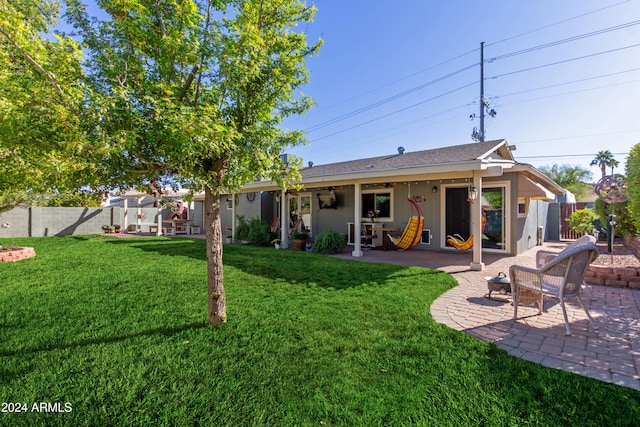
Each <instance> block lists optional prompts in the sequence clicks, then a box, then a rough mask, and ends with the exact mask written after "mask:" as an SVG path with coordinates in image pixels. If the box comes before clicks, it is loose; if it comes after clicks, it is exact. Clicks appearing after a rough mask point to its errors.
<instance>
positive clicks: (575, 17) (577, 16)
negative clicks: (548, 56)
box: [485, 0, 631, 47]
mask: <svg viewBox="0 0 640 427" xmlns="http://www.w3.org/2000/svg"><path fill="white" fill-rule="evenodd" d="M630 1H631V0H625V1H621V2H619V3H615V4H612V5H610V6H605V7H602V8H600V9H595V10H592V11H590V12H585V13H583V14H581V15H576V16H573V17H571V18H567V19H563V20H562V21H557V22H554V23H551V24H548V25H544V26H542V27H538V28H535V29H533V30H530V31H525V32H524V33H520V34H516V35H515V36H511V37H507V38H506V39H502V40H498V41H496V42H493V43H487V44H486V45H485V47H489V46H493V45H496V44H499V43H503V42H506V41H509V40H513V39H516V38H519V37H522V36H526V35H528V34H531V33H535V32H538V31H540V30H546V29H547V28H551V27H554V26H556V25H560V24H564V23H565V22H569V21H573V20H574V19H578V18H582V17H585V16H587V15H592V14H594V13H597V12H601V11H603V10H606V9H610V8H612V7H616V6H620V5H621V4H623V3H628V2H630Z"/></svg>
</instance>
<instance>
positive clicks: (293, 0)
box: [67, 0, 320, 324]
mask: <svg viewBox="0 0 640 427" xmlns="http://www.w3.org/2000/svg"><path fill="white" fill-rule="evenodd" d="M98 4H99V6H100V7H101V8H102V10H103V11H104V13H105V14H106V15H107V19H105V20H101V19H100V17H93V18H92V17H90V16H89V15H88V14H87V11H86V6H85V5H83V4H82V2H81V1H80V0H67V6H68V7H67V15H68V17H69V19H70V22H71V23H72V24H73V25H74V27H75V28H76V31H77V32H78V34H79V36H80V39H81V41H80V44H81V47H82V49H83V50H84V51H85V52H86V54H87V58H86V61H85V62H84V69H85V70H86V73H87V75H88V79H87V81H86V84H87V85H88V86H89V87H90V89H91V90H90V91H88V92H87V93H88V95H87V102H88V103H89V104H90V105H91V106H93V107H94V110H95V111H98V112H99V113H100V114H99V115H97V117H98V118H99V120H97V121H96V122H94V123H92V128H91V129H92V132H91V133H90V134H88V135H87V137H88V138H90V139H91V143H92V144H94V145H96V146H99V147H101V148H104V149H105V150H107V152H106V153H105V154H104V155H103V158H102V160H101V162H99V164H97V166H98V167H99V168H101V169H100V170H98V171H96V175H98V176H100V179H101V181H103V182H105V183H106V184H108V185H109V186H110V187H116V186H117V187H119V188H127V187H130V186H135V185H144V184H145V183H148V182H149V181H150V180H151V179H159V180H164V181H165V182H169V183H172V184H174V185H182V186H185V187H188V188H193V189H194V190H202V189H203V190H204V192H205V222H206V223H205V228H206V235H207V264H208V312H209V315H208V320H209V322H210V323H211V324H218V323H223V322H226V320H227V315H226V300H225V294H224V286H223V276H222V230H221V222H220V194H221V193H222V192H233V191H235V190H237V189H239V188H241V187H242V186H244V185H245V184H246V183H247V182H251V181H254V180H257V179H260V178H266V179H272V180H274V181H276V182H278V183H279V184H280V185H281V186H284V185H286V183H287V182H288V181H290V180H291V179H292V178H296V177H299V173H298V171H297V168H296V167H295V165H293V166H291V165H285V164H284V163H283V161H282V159H281V158H280V156H279V155H280V153H281V152H282V151H283V150H284V149H285V148H286V147H290V146H294V145H296V144H300V143H303V142H304V137H303V134H302V132H300V131H298V130H283V129H282V128H281V126H280V125H281V124H282V123H283V120H284V119H285V118H286V117H288V116H291V115H294V114H299V113H302V112H304V111H305V110H307V109H308V108H310V107H311V105H312V101H311V99H310V98H308V97H307V96H305V95H304V94H302V93H301V92H300V88H301V86H302V85H304V84H305V83H307V81H308V71H307V69H306V67H305V60H306V58H307V57H309V56H310V55H312V54H314V53H315V52H316V51H317V50H318V49H319V47H320V42H317V43H314V44H312V45H309V44H308V43H307V38H306V34H305V33H304V31H302V30H300V29H299V28H298V25H300V24H305V23H307V22H310V21H311V20H312V18H313V16H314V13H315V7H313V6H307V5H306V4H305V3H304V1H301V0H209V1H194V0H191V1H179V2H177V1H175V0H102V1H100V2H99V3H98Z"/></svg>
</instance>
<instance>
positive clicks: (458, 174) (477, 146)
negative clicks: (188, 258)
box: [241, 139, 516, 192]
mask: <svg viewBox="0 0 640 427" xmlns="http://www.w3.org/2000/svg"><path fill="white" fill-rule="evenodd" d="M512 149H513V147H511V146H509V145H508V144H507V141H506V140H505V139H500V140H494V141H484V142H476V143H470V144H463V145H454V146H448V147H441V148H434V149H430V150H422V151H414V152H404V153H401V151H402V150H399V151H398V153H395V154H391V155H386V156H378V157H369V158H365V159H357V160H349V161H345V162H338V163H330V164H326V165H318V166H315V165H313V166H309V167H306V168H304V169H302V170H301V171H300V173H301V175H302V180H301V181H300V182H299V183H298V184H302V185H304V186H305V187H306V188H314V187H317V186H331V185H345V184H347V185H349V184H353V183H354V182H360V183H374V182H381V181H382V182H394V181H403V180H407V179H414V178H415V179H420V180H425V179H426V180H428V179H443V178H447V179H448V178H451V179H454V178H469V177H471V176H473V174H474V172H475V171H479V172H481V173H482V174H483V176H500V175H502V171H503V169H509V168H512V167H513V166H514V165H515V164H516V162H515V160H514V158H513V155H512V154H511V150H512ZM278 189H279V188H278V186H277V184H276V183H274V182H270V181H256V182H252V183H249V184H247V185H246V186H245V187H244V188H243V190H241V192H247V191H272V190H278Z"/></svg>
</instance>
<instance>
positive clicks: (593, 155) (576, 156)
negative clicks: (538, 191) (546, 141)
mask: <svg viewBox="0 0 640 427" xmlns="http://www.w3.org/2000/svg"><path fill="white" fill-rule="evenodd" d="M612 154H613V155H615V156H628V155H629V153H612ZM596 155H597V153H589V154H556V155H546V156H518V159H554V158H578V157H579V158H582V157H595V156H596Z"/></svg>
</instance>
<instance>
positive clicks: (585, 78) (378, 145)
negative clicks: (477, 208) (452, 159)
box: [287, 0, 640, 181]
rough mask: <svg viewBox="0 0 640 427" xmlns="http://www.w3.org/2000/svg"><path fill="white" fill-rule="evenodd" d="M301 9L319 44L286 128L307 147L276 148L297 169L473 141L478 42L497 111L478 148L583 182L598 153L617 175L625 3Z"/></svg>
mask: <svg viewBox="0 0 640 427" xmlns="http://www.w3.org/2000/svg"><path fill="white" fill-rule="evenodd" d="M314 3H315V4H316V6H317V7H318V13H317V15H316V19H315V22H314V23H312V24H310V25H309V26H308V27H306V31H307V33H308V35H309V37H310V39H312V40H314V39H317V37H319V36H321V37H322V38H323V39H324V41H325V45H324V46H323V48H322V50H321V52H320V54H319V55H318V56H317V57H314V58H312V59H310V60H309V61H308V64H307V65H308V68H309V70H310V72H311V81H310V83H309V85H308V86H306V87H305V88H304V92H305V93H306V94H308V95H311V96H313V97H314V98H315V101H316V103H317V107H316V108H314V109H313V110H311V111H309V112H307V114H306V115H305V116H303V117H296V118H291V119H290V120H288V121H287V126H288V127H291V128H293V127H296V128H300V129H305V130H307V131H308V134H307V137H308V139H309V141H310V143H309V144H308V145H306V146H304V147H296V148H293V149H291V150H290V151H289V152H290V153H292V154H296V155H298V156H300V157H302V158H303V159H304V163H305V164H307V162H308V161H313V162H314V164H325V163H331V162H336V161H343V160H350V159H356V158H362V157H370V156H377V155H385V154H390V153H394V152H396V149H397V147H398V146H403V147H405V148H406V150H407V151H417V150H423V149H429V148H436V147H442V146H448V145H458V144H465V143H470V142H473V141H472V139H471V132H472V130H473V128H474V127H479V119H478V118H475V119H474V120H472V119H471V118H470V116H471V115H473V114H475V115H476V116H479V103H478V102H479V97H480V83H479V80H480V69H479V62H480V42H485V98H486V100H487V102H488V103H489V105H490V107H491V108H493V109H494V110H495V111H496V113H497V114H496V116H495V118H491V117H489V116H487V117H486V120H485V134H486V137H485V139H486V140H490V139H501V138H506V139H507V140H508V141H509V143H510V144H513V145H516V146H517V150H516V151H515V153H514V155H515V156H516V159H517V160H519V161H521V162H524V163H530V164H533V165H534V166H542V165H553V164H568V165H572V166H576V165H577V166H581V167H584V168H586V169H588V170H590V171H591V172H592V173H593V177H594V181H597V179H598V178H599V176H600V171H599V169H598V168H597V167H590V166H589V163H590V161H591V160H592V159H593V157H594V156H595V154H596V153H597V152H598V151H600V150H607V149H608V150H611V152H613V153H614V154H615V157H616V159H618V160H619V161H620V162H621V168H620V169H619V170H617V171H616V172H622V171H623V169H622V167H623V165H624V161H625V159H626V154H627V153H628V152H629V150H630V149H631V147H632V146H633V145H635V144H636V143H638V142H640V123H639V120H638V119H637V115H638V114H640V2H639V1H637V0H627V1H621V0H607V1H602V0H563V1H557V0H537V1H535V2H524V1H495V0H486V1H483V2H478V1H469V0H459V1H447V2H436V1H424V0H405V1H403V2H388V1H371V0H369V1H365V0H351V1H335V0H316V1H315V2H314ZM635 21H639V22H635ZM616 27H621V28H619V29H615V28H616ZM601 30H603V31H602V33H601V34H594V35H590V36H588V35H589V34H590V33H594V32H600V31H601ZM574 37H575V38H577V40H575V41H571V42H562V43H557V42H561V41H563V40H565V39H568V38H574ZM547 44H555V46H551V47H546V48H541V49H536V50H533V51H531V52H525V53H521V54H517V55H511V54H513V53H517V52H520V51H523V50H527V49H529V48H534V47H538V46H542V45H547ZM634 45H638V46H634ZM607 51H610V52H608V53H603V52H607ZM581 57H584V58H582V59H576V58H581ZM619 153H620V154H619Z"/></svg>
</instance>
